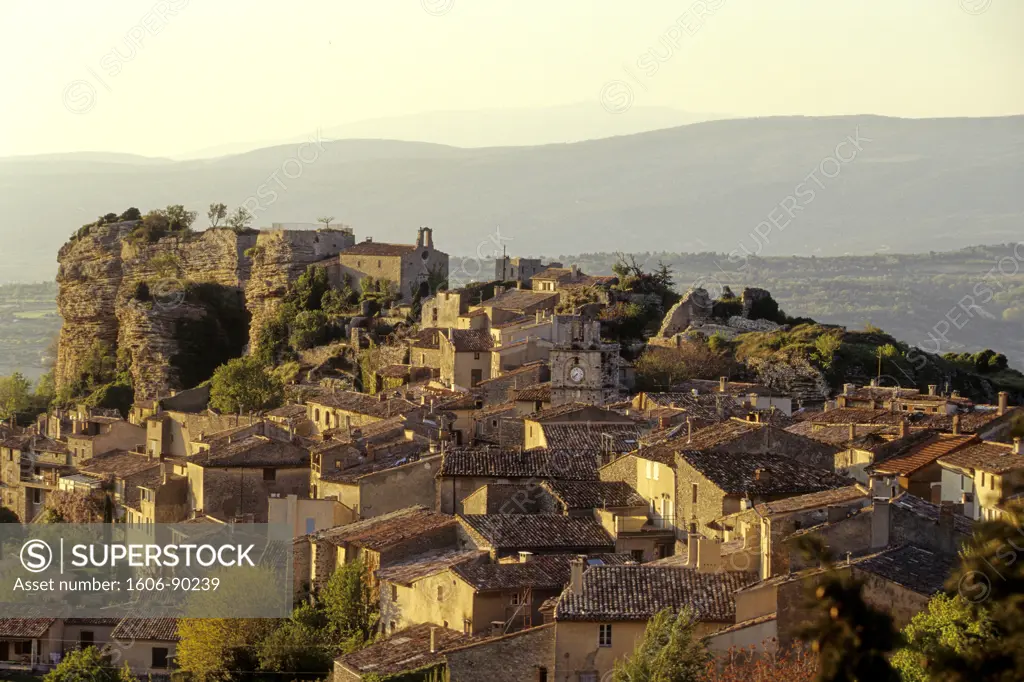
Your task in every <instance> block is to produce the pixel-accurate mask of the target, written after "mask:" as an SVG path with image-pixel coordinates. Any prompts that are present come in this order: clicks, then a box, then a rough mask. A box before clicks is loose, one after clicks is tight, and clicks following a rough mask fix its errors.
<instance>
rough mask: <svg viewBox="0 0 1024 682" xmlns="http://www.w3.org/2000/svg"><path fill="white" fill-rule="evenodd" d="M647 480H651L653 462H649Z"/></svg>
mask: <svg viewBox="0 0 1024 682" xmlns="http://www.w3.org/2000/svg"><path fill="white" fill-rule="evenodd" d="M647 480H651V462H650V461H648V462H647Z"/></svg>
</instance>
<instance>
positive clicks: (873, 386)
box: [871, 379, 878, 388]
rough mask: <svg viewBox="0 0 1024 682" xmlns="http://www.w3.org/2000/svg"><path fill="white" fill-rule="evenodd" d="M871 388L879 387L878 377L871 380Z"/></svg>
mask: <svg viewBox="0 0 1024 682" xmlns="http://www.w3.org/2000/svg"><path fill="white" fill-rule="evenodd" d="M871 388H878V379H872V380H871Z"/></svg>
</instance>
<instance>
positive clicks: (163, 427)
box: [144, 410, 262, 457]
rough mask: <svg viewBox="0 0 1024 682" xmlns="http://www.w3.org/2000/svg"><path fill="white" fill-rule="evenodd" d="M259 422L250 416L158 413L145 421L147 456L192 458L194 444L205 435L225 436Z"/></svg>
mask: <svg viewBox="0 0 1024 682" xmlns="http://www.w3.org/2000/svg"><path fill="white" fill-rule="evenodd" d="M260 422H262V419H261V418H260V417H256V416H253V415H245V416H240V415H231V414H225V415H220V414H213V413H207V412H204V413H193V412H178V411H171V410H166V411H161V412H158V413H157V414H154V415H150V416H148V417H146V418H145V421H144V424H145V426H146V452H147V453H149V454H151V455H154V456H161V455H162V456H165V457H191V456H192V455H194V454H196V452H198V450H199V448H197V447H196V446H195V445H194V443H196V442H201V441H202V440H203V439H204V438H205V437H206V434H218V433H227V432H229V431H231V430H232V429H241V428H244V427H249V426H254V425H256V424H259V423H260Z"/></svg>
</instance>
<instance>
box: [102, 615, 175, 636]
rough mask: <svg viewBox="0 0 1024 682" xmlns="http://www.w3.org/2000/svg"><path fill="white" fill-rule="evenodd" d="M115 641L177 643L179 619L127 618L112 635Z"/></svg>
mask: <svg viewBox="0 0 1024 682" xmlns="http://www.w3.org/2000/svg"><path fill="white" fill-rule="evenodd" d="M110 636H111V638H113V639H123V640H131V641H135V640H152V641H156V642H177V641H178V640H179V639H180V637H179V636H178V619H177V618H125V619H123V620H122V621H121V622H120V623H118V624H117V627H115V628H114V631H113V632H111V633H110Z"/></svg>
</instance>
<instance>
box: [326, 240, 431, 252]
mask: <svg viewBox="0 0 1024 682" xmlns="http://www.w3.org/2000/svg"><path fill="white" fill-rule="evenodd" d="M415 250H416V245H415V244H386V243H384V242H371V241H365V242H360V243H359V244H356V245H355V246H350V247H348V248H347V249H345V250H344V251H342V252H341V255H343V256H404V255H406V254H408V253H412V252H413V251H415Z"/></svg>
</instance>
